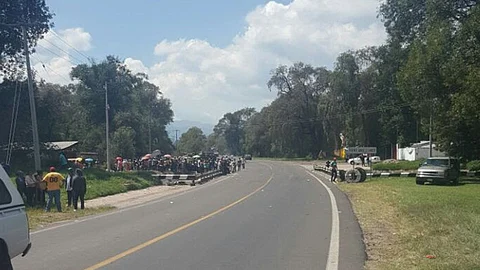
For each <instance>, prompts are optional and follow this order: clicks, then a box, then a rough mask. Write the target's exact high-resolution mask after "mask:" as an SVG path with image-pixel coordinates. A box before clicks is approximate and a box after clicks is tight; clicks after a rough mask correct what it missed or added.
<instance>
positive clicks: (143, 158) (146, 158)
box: [142, 156, 150, 160]
mask: <svg viewBox="0 0 480 270" xmlns="http://www.w3.org/2000/svg"><path fill="white" fill-rule="evenodd" d="M148 159H150V158H149V157H147V156H144V157H142V160H148Z"/></svg>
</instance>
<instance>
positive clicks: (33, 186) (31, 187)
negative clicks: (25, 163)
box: [25, 172, 37, 206]
mask: <svg viewBox="0 0 480 270" xmlns="http://www.w3.org/2000/svg"><path fill="white" fill-rule="evenodd" d="M25 184H26V186H27V188H26V190H25V194H26V195H27V204H28V205H29V206H34V205H35V200H34V198H35V192H36V190H37V182H36V181H35V177H34V176H33V173H32V172H28V173H27V175H26V176H25Z"/></svg>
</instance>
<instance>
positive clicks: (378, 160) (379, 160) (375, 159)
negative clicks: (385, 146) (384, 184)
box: [370, 156, 382, 164]
mask: <svg viewBox="0 0 480 270" xmlns="http://www.w3.org/2000/svg"><path fill="white" fill-rule="evenodd" d="M370 162H371V163H373V164H375V163H380V162H382V159H381V158H380V157H379V156H373V157H370Z"/></svg>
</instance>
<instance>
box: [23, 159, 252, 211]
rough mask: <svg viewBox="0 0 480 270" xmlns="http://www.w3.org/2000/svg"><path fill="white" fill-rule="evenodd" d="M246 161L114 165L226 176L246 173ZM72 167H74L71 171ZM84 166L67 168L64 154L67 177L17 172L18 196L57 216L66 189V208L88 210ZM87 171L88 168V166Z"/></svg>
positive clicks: (62, 164) (121, 161) (78, 163)
mask: <svg viewBox="0 0 480 270" xmlns="http://www.w3.org/2000/svg"><path fill="white" fill-rule="evenodd" d="M245 163H246V161H245V158H243V157H234V156H218V155H205V156H193V157H190V156H178V157H174V156H170V155H165V156H162V157H152V156H150V155H146V156H144V157H142V158H140V159H133V160H128V159H123V158H121V157H117V158H116V160H115V163H114V169H115V170H116V171H132V170H156V171H159V172H162V173H174V174H175V173H182V174H187V173H188V174H190V173H205V172H209V171H214V170H221V171H222V173H223V174H228V173H235V172H237V171H240V170H241V169H245ZM68 165H70V166H71V167H68ZM84 167H85V165H84V164H83V162H81V161H80V160H79V159H78V160H76V161H75V162H74V163H73V164H71V163H70V164H68V163H67V161H66V158H65V157H64V155H63V153H62V154H60V168H61V169H65V168H66V169H67V174H66V175H62V174H61V173H59V172H57V170H56V168H55V167H50V169H49V172H48V173H46V174H45V175H44V173H43V172H42V171H36V172H34V171H28V172H27V173H24V172H23V171H17V172H16V179H15V182H16V185H17V189H18V192H19V193H20V195H21V196H22V197H23V198H24V200H25V202H26V204H27V205H28V206H31V207H43V208H44V210H45V212H49V211H50V209H51V207H52V205H53V204H55V207H56V208H57V211H58V212H61V211H62V205H61V200H60V199H61V192H60V191H61V189H62V188H65V191H66V194H67V207H71V206H73V208H74V211H76V210H77V209H78V201H80V208H81V209H84V208H85V193H86V192H87V184H86V179H85V176H84V173H83V169H84ZM86 167H87V168H88V167H89V166H86Z"/></svg>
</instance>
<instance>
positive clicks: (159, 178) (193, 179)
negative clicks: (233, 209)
mask: <svg viewBox="0 0 480 270" xmlns="http://www.w3.org/2000/svg"><path fill="white" fill-rule="evenodd" d="M221 174H222V171H221V170H216V171H211V172H206V173H196V174H159V173H157V174H152V177H154V178H155V183H156V184H158V185H164V184H165V185H167V186H173V185H178V184H190V185H191V186H195V185H196V184H203V183H205V182H207V181H208V180H211V179H213V178H215V177H217V176H219V175H221Z"/></svg>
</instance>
